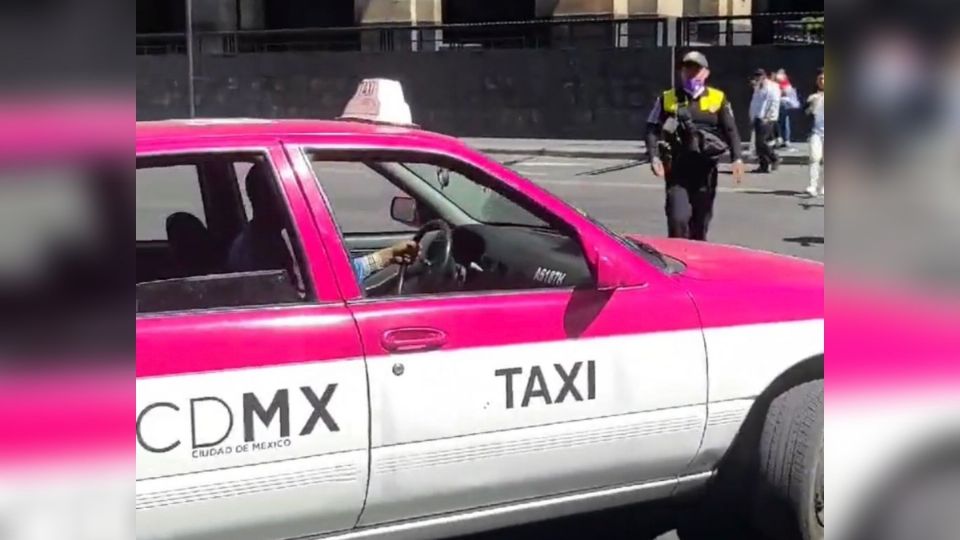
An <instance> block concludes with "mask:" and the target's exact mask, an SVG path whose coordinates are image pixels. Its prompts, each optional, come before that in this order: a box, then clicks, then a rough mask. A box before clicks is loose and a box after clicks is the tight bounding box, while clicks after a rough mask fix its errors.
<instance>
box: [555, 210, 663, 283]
mask: <svg viewBox="0 0 960 540" xmlns="http://www.w3.org/2000/svg"><path fill="white" fill-rule="evenodd" d="M574 208H575V209H576V210H577V212H579V213H580V215H582V216H583V217H585V218H587V219H589V220H590V222H591V223H593V224H594V225H596V226H597V227H600V228H601V229H603V231H604V232H606V233H607V234H609V235H610V236H612V237H614V238H616V239H617V240H618V241H619V242H620V243H621V244H622V245H624V246H625V247H627V248H628V249H629V250H630V251H632V252H634V253H636V254H637V255H640V256H641V257H643V258H644V259H646V260H648V261H650V262H651V263H652V264H654V265H655V266H657V267H659V268H661V269H664V270H667V269H669V267H670V264H669V263H668V262H667V259H666V258H665V257H664V256H663V254H662V253H660V252H659V251H657V249H656V248H654V247H653V246H651V245H650V244H647V243H645V242H641V241H640V240H636V239H633V238H626V237H624V236H622V235H620V234H617V233H615V232H613V231H611V230H610V229H609V228H608V227H607V226H606V225H604V224H603V223H601V222H600V221H599V220H597V219H596V218H595V217H593V216H591V215H590V214H588V213H586V212H584V211H583V210H581V209H579V208H576V207H574Z"/></svg>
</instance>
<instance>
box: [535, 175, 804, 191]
mask: <svg viewBox="0 0 960 540" xmlns="http://www.w3.org/2000/svg"><path fill="white" fill-rule="evenodd" d="M538 176H540V175H538ZM537 183H538V184H544V185H551V186H554V185H555V186H572V187H573V186H576V187H612V188H628V189H663V188H664V185H663V184H662V183H660V184H633V183H631V184H626V183H623V182H564V181H561V180H541V181H538V182H537ZM777 191H780V190H777V189H764V188H754V187H723V186H721V187H718V188H717V192H719V193H776V192H777ZM797 195H798V196H799V195H800V192H798V193H797Z"/></svg>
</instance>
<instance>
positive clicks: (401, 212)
mask: <svg viewBox="0 0 960 540" xmlns="http://www.w3.org/2000/svg"><path fill="white" fill-rule="evenodd" d="M390 217H391V218H393V220H394V221H399V222H400V223H403V224H404V225H410V226H413V227H416V226H418V225H419V224H420V215H419V212H417V201H415V200H414V199H412V198H410V197H394V198H393V201H391V202H390Z"/></svg>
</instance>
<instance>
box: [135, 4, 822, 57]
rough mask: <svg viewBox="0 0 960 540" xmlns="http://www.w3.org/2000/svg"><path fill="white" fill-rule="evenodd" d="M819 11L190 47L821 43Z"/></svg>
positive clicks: (199, 35) (323, 35)
mask: <svg viewBox="0 0 960 540" xmlns="http://www.w3.org/2000/svg"><path fill="white" fill-rule="evenodd" d="M823 25H824V16H823V13H779V14H758V15H749V16H741V17H681V18H666V17H630V18H622V19H615V18H566V19H545V20H533V21H523V22H496V23H476V24H440V25H419V26H398V25H372V26H359V27H345V28H302V29H280V30H229V31H195V32H194V33H193V36H194V40H195V41H194V47H195V50H196V51H197V52H198V53H201V54H212V55H235V54H243V53H251V52H274V51H365V52H392V51H423V52H431V51H444V50H470V49H564V48H598V49H611V48H617V49H620V48H626V49H630V48H641V47H666V46H725V45H756V44H770V43H776V44H822V43H823V42H824V30H823V28H824V26H823ZM186 40H187V38H186V35H185V34H184V33H173V34H139V35H137V39H136V52H137V54H138V55H155V54H183V53H184V52H185V51H186V49H187V46H186Z"/></svg>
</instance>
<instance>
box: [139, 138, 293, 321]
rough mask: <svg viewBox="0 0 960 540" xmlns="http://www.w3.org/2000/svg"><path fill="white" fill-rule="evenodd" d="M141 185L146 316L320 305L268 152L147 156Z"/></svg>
mask: <svg viewBox="0 0 960 540" xmlns="http://www.w3.org/2000/svg"><path fill="white" fill-rule="evenodd" d="M136 188H137V196H136V201H137V205H136V230H137V247H136V273H137V312H138V313H156V312H183V311H201V310H210V309H223V308H250V307H258V306H275V305H284V304H298V303H303V302H307V301H310V300H312V292H311V288H310V285H309V283H307V281H306V278H305V276H306V273H305V272H304V271H303V264H302V261H303V260H304V259H303V252H302V249H301V247H300V242H299V238H298V236H297V234H296V227H294V225H293V221H292V219H291V217H290V213H289V211H288V207H287V203H286V199H285V198H284V197H283V195H282V191H281V188H280V185H279V183H278V182H277V179H276V175H275V174H274V169H273V166H272V164H271V163H270V161H269V160H268V158H267V156H266V154H259V153H249V152H245V153H238V154H185V155H173V156H156V157H142V158H139V159H138V160H137V186H136Z"/></svg>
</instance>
